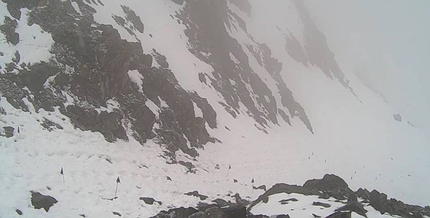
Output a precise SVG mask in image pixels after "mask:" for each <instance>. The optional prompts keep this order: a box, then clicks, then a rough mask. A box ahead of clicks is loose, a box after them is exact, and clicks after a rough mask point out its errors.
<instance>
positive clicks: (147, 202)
mask: <svg viewBox="0 0 430 218" xmlns="http://www.w3.org/2000/svg"><path fill="white" fill-rule="evenodd" d="M139 200H141V201H143V202H145V204H149V205H153V204H154V203H158V204H159V205H161V204H162V203H161V201H157V200H155V199H154V198H149V197H140V198H139Z"/></svg>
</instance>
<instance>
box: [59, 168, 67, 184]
mask: <svg viewBox="0 0 430 218" xmlns="http://www.w3.org/2000/svg"><path fill="white" fill-rule="evenodd" d="M60 174H61V175H62V176H63V183H65V182H66V180H65V179H64V169H63V167H61V170H60Z"/></svg>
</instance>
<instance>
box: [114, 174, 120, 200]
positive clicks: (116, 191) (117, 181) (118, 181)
mask: <svg viewBox="0 0 430 218" xmlns="http://www.w3.org/2000/svg"><path fill="white" fill-rule="evenodd" d="M119 183H121V180H120V179H119V176H118V178H117V179H116V189H115V198H117V196H116V195H117V193H118V184H119Z"/></svg>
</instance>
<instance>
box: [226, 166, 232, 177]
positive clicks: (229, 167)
mask: <svg viewBox="0 0 430 218" xmlns="http://www.w3.org/2000/svg"><path fill="white" fill-rule="evenodd" d="M230 169H231V165H228V170H227V176H226V177H228V173H229V172H230Z"/></svg>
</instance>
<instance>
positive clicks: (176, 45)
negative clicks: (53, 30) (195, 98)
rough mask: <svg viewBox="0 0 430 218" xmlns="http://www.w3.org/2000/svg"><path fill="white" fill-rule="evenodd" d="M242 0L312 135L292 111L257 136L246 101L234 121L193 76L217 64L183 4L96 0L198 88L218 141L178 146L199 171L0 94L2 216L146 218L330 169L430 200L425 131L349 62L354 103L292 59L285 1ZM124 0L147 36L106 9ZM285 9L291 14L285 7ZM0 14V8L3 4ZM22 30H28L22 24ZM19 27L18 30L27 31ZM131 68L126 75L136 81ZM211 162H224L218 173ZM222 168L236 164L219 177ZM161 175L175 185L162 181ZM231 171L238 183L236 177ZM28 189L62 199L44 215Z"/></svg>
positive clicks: (356, 183) (418, 200)
mask: <svg viewBox="0 0 430 218" xmlns="http://www.w3.org/2000/svg"><path fill="white" fill-rule="evenodd" d="M273 2H278V1H273ZM279 2H281V1H279ZM250 3H251V4H252V6H253V13H252V16H253V17H252V18H249V17H247V15H246V14H245V13H243V12H241V11H240V10H239V9H238V8H237V7H236V6H235V5H233V4H229V7H230V9H231V10H232V11H234V12H235V13H237V14H238V15H239V16H240V17H241V18H242V19H244V20H245V21H246V23H247V29H248V34H250V35H252V36H253V38H254V40H256V41H257V42H259V43H266V44H267V45H268V47H269V48H270V49H271V50H272V53H273V56H274V57H275V58H277V59H278V60H279V61H280V62H282V63H283V69H282V72H281V75H282V76H283V77H284V80H285V82H286V83H287V86H288V87H289V88H290V89H291V90H292V91H293V93H294V98H295V99H296V100H297V101H298V102H300V104H301V105H302V106H303V107H304V108H305V110H306V113H307V115H308V117H309V119H310V121H311V123H312V126H313V129H314V132H315V134H312V133H310V131H308V129H307V128H306V126H305V125H303V124H302V122H301V121H300V120H299V119H297V118H295V119H292V120H291V121H292V126H289V125H288V124H287V123H285V122H283V121H282V122H280V125H279V126H278V125H271V126H270V127H269V128H268V129H267V130H268V134H265V133H263V132H262V131H260V130H258V129H256V128H255V127H254V124H255V120H253V119H252V118H250V117H248V116H247V115H246V112H245V109H243V113H241V114H239V115H238V117H237V118H236V119H234V118H233V117H231V115H230V114H228V113H227V112H226V111H225V110H224V108H223V107H222V106H221V105H220V104H218V102H219V101H221V102H223V99H222V97H221V96H220V95H219V94H218V93H217V92H215V91H214V90H213V89H210V87H208V86H205V85H202V84H201V83H200V82H199V81H198V80H197V78H198V77H197V76H196V75H197V74H198V73H199V72H205V73H208V74H209V73H211V72H212V71H213V69H212V67H211V66H209V65H207V64H205V63H203V62H202V61H200V60H199V59H197V58H196V57H195V56H193V55H192V54H191V53H190V52H189V51H188V48H187V39H186V38H187V37H186V36H185V34H184V33H183V30H184V29H185V28H184V26H183V25H182V24H179V23H178V22H177V21H176V20H174V19H172V18H171V17H170V15H174V14H175V12H176V11H178V10H179V9H180V8H181V7H179V6H178V5H176V4H174V3H172V2H170V1H160V0H148V1H145V3H142V2H141V1H136V0H123V1H121V2H117V1H104V4H105V6H101V5H98V6H95V5H93V6H94V7H95V9H96V10H97V12H98V13H97V14H96V15H95V19H96V21H97V22H100V23H106V24H111V25H113V26H114V27H116V28H118V30H119V31H120V34H121V36H122V37H123V38H124V39H127V40H130V41H137V39H138V40H140V41H141V42H142V45H143V46H144V51H150V50H152V49H153V48H154V49H156V50H157V51H158V52H160V53H161V54H163V55H165V56H166V57H167V61H168V62H169V65H170V68H171V70H172V72H173V73H174V74H175V76H176V77H177V79H178V81H179V83H180V85H181V86H183V87H184V88H185V89H187V90H190V91H192V90H194V91H197V92H198V93H199V94H200V95H201V96H202V97H205V98H207V99H208V101H209V103H210V104H211V105H212V106H213V108H214V109H215V110H216V112H217V115H218V116H217V122H218V126H219V128H218V129H215V130H214V129H209V128H208V129H209V132H210V134H211V135H212V136H214V137H216V138H218V139H220V140H221V141H222V143H216V144H210V143H209V144H207V145H206V146H205V148H204V149H203V150H200V151H199V152H200V156H199V157H198V158H196V160H193V159H191V158H190V157H188V156H187V155H184V154H182V152H177V155H178V160H184V161H191V162H193V164H194V165H195V166H196V168H197V172H196V173H195V174H192V173H187V170H186V169H185V168H184V167H183V166H180V165H175V164H174V165H169V164H166V163H165V160H164V159H163V158H161V155H162V154H163V150H162V148H161V147H160V146H159V145H156V144H155V143H153V142H151V141H150V142H148V143H146V144H145V145H144V146H143V147H142V146H141V145H140V144H139V143H137V142H136V141H133V140H131V141H130V142H123V141H118V142H116V143H108V142H106V141H105V140H104V138H103V137H102V135H101V134H99V133H92V132H82V131H80V130H78V129H74V128H73V126H72V125H71V124H70V122H69V120H68V118H67V117H65V116H63V115H61V114H60V113H59V112H58V111H57V112H53V113H52V112H45V111H43V109H42V110H41V111H39V113H36V112H35V111H34V110H33V111H31V112H28V113H26V112H22V111H20V110H16V109H14V108H13V107H12V106H11V105H10V104H9V103H8V102H7V101H6V99H5V98H1V101H0V106H1V107H2V108H3V109H4V110H5V111H6V112H7V114H0V127H4V126H12V127H15V129H16V128H17V127H18V126H20V134H17V132H15V136H14V137H12V138H8V139H6V138H3V137H2V138H0V165H1V166H2V167H1V168H0V184H1V186H0V193H3V196H7V198H2V199H1V200H0V205H2V206H1V207H0V217H10V216H12V215H11V214H13V213H15V209H20V210H22V211H23V213H24V215H26V216H28V217H58V216H60V215H61V217H76V216H77V215H79V214H85V215H86V216H87V217H108V216H113V215H112V212H113V211H116V212H120V213H121V214H123V215H124V216H125V217H136V216H139V217H148V216H150V215H154V214H156V213H157V212H158V211H159V210H161V209H166V208H169V207H177V206H189V205H190V206H191V205H195V204H196V203H197V202H199V199H197V198H195V197H190V196H184V195H183V193H185V192H189V191H194V190H198V191H199V192H200V193H202V194H205V195H208V196H209V199H208V200H212V199H215V198H218V197H221V198H228V197H226V195H227V194H228V193H233V194H234V193H236V192H238V193H240V194H241V196H249V197H248V199H255V198H256V197H257V196H258V195H259V194H261V191H252V189H251V183H250V181H251V179H252V178H254V179H255V181H256V183H255V184H258V185H260V184H266V185H267V186H270V185H272V184H275V183H277V182H285V183H291V184H294V183H298V184H302V183H303V182H304V181H305V180H307V179H310V178H317V177H318V178H319V177H322V176H323V175H324V174H326V173H334V174H337V175H339V176H341V177H343V178H345V179H346V181H347V182H348V184H350V186H351V188H352V189H353V190H354V189H356V188H358V187H365V188H368V189H373V188H376V189H378V190H379V191H381V192H385V193H387V194H388V195H389V197H395V198H398V199H401V200H403V201H404V202H406V203H413V204H421V205H425V204H428V202H430V188H429V187H428V184H429V183H430V178H429V177H430V176H429V175H430V171H429V169H430V161H429V160H428V155H429V154H430V147H429V145H430V138H429V135H430V132H429V131H428V130H426V129H418V128H414V127H411V126H410V125H407V124H406V123H404V122H403V123H400V122H397V121H395V120H394V119H393V116H392V115H393V114H394V113H396V110H395V109H394V108H391V107H390V106H389V105H387V104H386V103H384V102H383V100H382V99H380V98H379V97H378V96H377V95H375V94H374V93H373V92H372V91H370V90H368V89H367V88H366V87H365V86H364V85H362V84H361V83H359V82H358V80H357V79H356V78H355V77H354V76H353V74H352V73H351V72H348V71H345V70H346V69H344V73H345V74H346V76H347V78H348V79H349V80H350V84H349V85H350V86H351V87H353V89H354V92H355V94H356V95H357V98H358V99H359V100H358V99H357V98H356V97H355V96H354V95H353V94H352V93H351V92H350V91H349V90H348V89H345V87H343V86H342V85H341V84H340V83H339V82H337V81H334V80H331V79H329V78H328V77H327V76H325V74H324V73H323V72H321V70H320V69H319V68H316V67H312V66H310V67H309V68H307V67H305V66H304V65H303V64H302V63H298V62H296V61H295V60H294V59H293V58H291V57H290V56H289V55H288V53H287V51H285V46H284V45H285V35H289V34H293V35H294V36H295V37H296V38H297V39H298V41H299V42H301V44H302V45H303V43H304V42H303V32H302V28H303V27H302V25H303V24H301V23H300V19H299V15H298V14H297V12H296V9H295V5H294V4H293V3H291V2H289V1H285V3H283V4H284V5H282V7H279V6H278V5H276V4H267V3H263V1H259V0H252V1H250ZM0 4H1V6H2V7H4V4H3V3H0ZM120 4H121V5H128V6H129V7H130V8H134V9H135V12H136V14H137V15H138V16H140V17H141V19H142V21H143V23H144V25H145V33H144V34H136V36H132V35H130V34H129V33H128V32H127V31H125V30H124V29H123V28H122V27H120V26H118V25H117V24H116V23H115V21H114V20H113V19H112V17H111V15H112V14H116V15H121V16H123V15H122V13H123V11H122V9H121V6H120ZM282 8H285V10H287V11H291V13H285V10H283V9H282ZM2 11H5V13H6V10H5V9H4V8H3V9H2ZM266 15H270V16H266ZM282 16H284V17H282ZM22 19H23V18H22ZM284 21H285V22H284ZM25 27H28V26H25V25H24V26H22V28H25ZM263 27H264V28H263ZM277 27H278V28H279V29H278V28H277ZM20 28H21V26H20V27H19V28H18V30H19V31H20V32H21V31H22V32H23V33H24V32H25V31H26V30H24V29H20ZM28 28H30V27H28ZM31 28H35V27H31ZM263 30H264V31H263ZM148 34H152V35H153V37H154V38H151V37H149V35H148ZM230 34H231V35H232V36H233V37H234V38H236V39H237V40H238V41H239V43H241V45H242V47H244V46H245V43H250V39H249V38H248V34H246V33H244V32H243V30H241V29H239V28H238V29H237V30H234V31H231V32H230ZM42 36H44V35H43V34H42V35H41V36H38V37H42ZM46 37H47V38H46V40H43V41H41V42H40V45H44V43H45V42H48V41H49V40H51V39H50V36H46ZM1 48H2V49H4V50H5V54H7V55H9V54H13V53H14V51H12V50H8V49H9V48H7V47H5V46H2V47H1ZM39 48H40V47H39ZM10 49H11V48H10ZM42 50H43V51H45V50H44V49H42ZM42 50H40V52H41V54H43V55H41V56H38V58H44V57H45V56H46V57H45V58H46V59H47V58H48V57H47V56H48V55H47V54H45V53H46V52H42ZM37 51H39V50H37ZM20 53H21V54H25V52H21V51H20ZM247 54H248V56H249V57H248V58H249V59H250V63H251V66H252V67H253V68H254V71H255V72H256V73H258V74H259V75H260V77H262V78H264V75H265V74H266V73H262V72H261V71H262V70H264V69H262V68H261V67H259V66H257V64H256V61H255V59H253V57H252V55H251V54H249V53H247ZM5 57H6V56H5ZM24 60H26V61H29V62H31V61H32V60H31V59H28V60H27V59H24ZM24 60H23V61H24ZM253 63H254V64H253ZM194 64H195V65H194ZM2 66H3V65H2ZM133 75H134V74H133V73H130V76H131V77H133V78H134V76H133ZM191 75H192V76H191ZM269 79H270V78H269ZM274 94H276V93H274ZM0 95H1V93H0ZM360 100H361V102H360ZM29 104H30V103H29ZM154 110H156V109H154ZM43 117H45V118H48V119H49V120H52V121H54V122H56V123H58V124H60V125H61V126H62V127H63V128H64V129H62V130H61V129H54V130H53V131H51V132H48V131H47V130H44V129H42V127H41V125H40V124H39V121H43ZM38 120H39V121H38ZM224 127H227V128H228V129H229V130H227V128H224ZM15 131H17V130H15ZM129 138H131V139H132V137H129ZM217 164H219V165H220V169H216V167H215V166H216V165H217ZM229 165H231V166H232V169H231V170H230V172H229V173H228V176H227V169H228V166H229ZM61 167H64V171H65V183H63V181H62V178H61V175H60V174H59V171H60V168H61ZM117 176H119V177H120V178H121V182H122V183H121V184H120V186H119V190H118V197H119V198H118V199H116V200H114V201H107V200H103V199H102V197H108V198H111V197H113V195H114V191H115V185H116V184H115V179H116V178H117ZM167 176H169V177H170V178H171V179H172V181H169V180H167ZM233 179H237V180H238V181H239V182H238V183H233ZM48 187H49V189H48ZM31 190H34V191H40V192H41V193H42V194H48V195H52V196H54V197H55V198H56V199H57V200H58V201H59V203H57V204H56V205H55V206H53V207H52V208H51V210H50V211H49V213H46V212H44V211H42V210H34V209H33V208H31V206H29V205H30V191H31ZM218 195H220V196H218ZM142 196H148V197H154V198H155V199H156V200H160V201H162V202H163V204H162V205H155V206H149V205H146V204H144V203H143V202H142V201H139V197H142ZM261 210H263V209H261ZM287 212H288V211H287Z"/></svg>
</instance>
